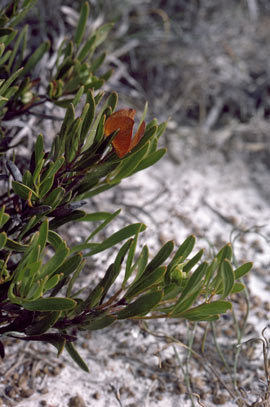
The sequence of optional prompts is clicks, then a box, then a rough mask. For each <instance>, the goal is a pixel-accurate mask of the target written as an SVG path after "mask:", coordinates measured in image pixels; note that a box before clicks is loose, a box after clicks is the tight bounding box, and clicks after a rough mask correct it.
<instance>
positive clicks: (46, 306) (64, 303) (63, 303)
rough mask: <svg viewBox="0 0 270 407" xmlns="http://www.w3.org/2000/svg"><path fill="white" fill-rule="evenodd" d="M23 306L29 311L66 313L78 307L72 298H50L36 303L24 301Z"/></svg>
mask: <svg viewBox="0 0 270 407" xmlns="http://www.w3.org/2000/svg"><path fill="white" fill-rule="evenodd" d="M22 306H23V307H24V308H25V309H27V310H29V311H66V310H70V309H72V308H74V307H75V306H76V301H75V300H73V299H72V298H60V297H49V298H40V299H38V300H36V301H22Z"/></svg>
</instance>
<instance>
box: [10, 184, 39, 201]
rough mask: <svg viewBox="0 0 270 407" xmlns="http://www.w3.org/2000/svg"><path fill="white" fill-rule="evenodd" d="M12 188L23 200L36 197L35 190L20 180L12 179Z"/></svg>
mask: <svg viewBox="0 0 270 407" xmlns="http://www.w3.org/2000/svg"><path fill="white" fill-rule="evenodd" d="M12 188H13V191H14V192H15V194H16V195H18V196H19V197H20V198H22V199H24V200H25V201H28V200H36V199H38V195H37V194H36V192H35V191H34V190H33V189H31V188H29V187H28V186H26V185H24V184H22V183H21V182H18V181H12Z"/></svg>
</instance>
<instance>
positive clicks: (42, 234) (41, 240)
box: [37, 219, 49, 253]
mask: <svg viewBox="0 0 270 407" xmlns="http://www.w3.org/2000/svg"><path fill="white" fill-rule="evenodd" d="M48 230H49V222H48V219H46V220H45V221H44V222H43V223H42V225H41V226H40V229H39V237H38V241H37V245H39V246H40V253H42V252H43V250H44V248H45V246H46V243H47V239H48Z"/></svg>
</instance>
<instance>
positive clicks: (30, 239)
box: [0, 0, 251, 370]
mask: <svg viewBox="0 0 270 407" xmlns="http://www.w3.org/2000/svg"><path fill="white" fill-rule="evenodd" d="M33 5H34V0H24V1H19V0H17V1H10V2H9V4H8V5H7V6H5V7H3V8H2V10H1V12H0V55H1V57H0V78H1V79H0V120H1V122H0V137H1V138H0V151H1V174H0V177H1V178H0V181H1V194H0V200H1V206H0V207H1V211H0V270H1V275H0V324H1V325H0V334H1V336H9V337H12V338H19V339H21V340H26V341H28V340H34V341H44V342H47V343H50V344H52V345H54V346H55V347H56V348H57V350H58V353H59V354H60V353H61V351H62V350H63V348H64V347H65V348H66V349H67V351H68V352H69V353H70V355H71V356H72V357H73V359H74V360H75V361H76V362H77V363H78V364H79V365H80V366H81V367H82V368H83V369H85V370H87V366H86V365H85V363H84V362H83V360H82V359H81V357H80V356H79V354H78V353H77V351H76V349H75V347H74V345H73V342H74V341H75V340H76V336H75V335H74V334H71V332H72V333H73V332H74V328H75V330H76V331H80V330H96V329H102V328H104V327H106V326H109V325H110V324H112V323H113V322H115V321H117V320H119V319H130V318H132V319H144V318H184V319H188V320H192V321H201V320H206V321H213V320H215V319H217V318H218V317H219V315H220V314H221V313H224V312H226V311H227V310H229V309H230V308H231V303H230V302H229V301H227V300H226V298H227V297H228V296H229V295H230V294H231V293H235V292H238V291H241V290H242V289H243V287H244V286H243V285H242V284H241V283H239V282H236V280H238V279H239V278H240V277H242V276H243V275H244V274H246V273H247V272H248V271H249V270H250V268H251V264H250V263H247V264H244V265H242V266H240V267H239V268H237V269H236V270H234V269H233V267H232V265H231V262H230V260H231V258H232V249H231V247H230V245H229V244H228V245H226V246H225V247H224V248H223V249H221V250H220V251H219V253H218V254H217V255H216V256H215V257H214V258H213V259H212V260H211V261H210V262H209V263H207V262H205V261H204V262H202V261H201V258H202V256H203V251H202V250H200V251H198V252H197V253H196V254H195V255H192V254H191V252H192V250H193V247H194V244H195V238H194V236H190V237H188V238H187V239H186V240H185V241H184V242H183V244H182V245H181V246H180V247H179V248H178V249H177V250H176V251H175V252H174V253H173V248H174V244H173V242H172V241H169V242H167V243H166V244H165V245H164V246H163V247H161V249H160V250H159V251H158V253H157V254H156V255H155V256H154V257H153V258H152V259H149V255H148V248H147V245H144V246H143V248H142V250H141V251H140V252H139V251H138V250H137V249H136V246H137V241H138V238H139V235H140V234H141V233H142V232H143V231H144V229H145V225H144V224H141V223H135V224H131V225H127V226H125V227H124V228H122V229H120V230H118V231H117V232H115V233H113V234H112V235H111V236H109V237H107V238H106V239H105V240H103V241H99V240H98V238H97V236H98V232H100V231H101V230H102V229H103V228H105V227H106V226H107V225H108V224H109V223H110V222H112V221H113V220H114V218H115V217H116V216H117V215H118V213H119V211H117V212H116V213H108V212H94V213H86V212H85V211H82V210H81V206H82V205H83V204H84V200H85V199H88V198H91V197H93V196H95V195H97V194H101V193H103V192H104V191H106V190H107V189H110V188H113V187H115V186H116V185H117V184H119V183H120V182H121V180H122V179H123V178H126V177H129V176H131V175H133V174H134V173H136V172H138V171H142V170H144V169H145V168H147V167H149V166H151V165H153V164H155V163H156V162H157V161H158V160H159V159H160V158H161V157H162V156H163V155H164V153H165V149H162V148H161V149H159V148H158V139H159V137H160V136H161V135H162V133H163V132H164V130H165V127H166V123H162V124H158V122H157V120H156V119H154V120H152V121H150V122H149V123H148V124H145V121H144V120H145V116H146V109H145V112H144V114H143V116H142V118H141V121H140V124H139V126H138V130H137V132H135V134H134V136H133V125H134V119H135V110H134V109H128V108H127V109H121V110H116V109H117V94H116V93H114V92H113V93H111V94H110V95H109V96H108V97H107V98H106V99H105V100H103V99H104V92H102V91H100V88H101V87H102V85H103V83H104V82H105V81H106V80H107V79H108V78H109V76H110V72H107V73H105V74H103V75H101V76H97V74H96V72H97V71H98V69H99V67H100V66H101V64H102V62H103V60H104V58H105V55H104V54H101V55H96V48H98V46H99V45H100V44H101V43H102V42H103V41H104V40H105V39H106V36H107V34H108V32H109V30H110V29H111V28H112V25H111V24H110V23H109V24H105V25H103V26H101V27H99V28H97V30H96V31H95V32H94V33H93V34H92V35H91V36H90V37H89V38H87V39H86V40H84V33H85V28H86V24H87V19H88V13H89V7H88V3H87V2H86V3H83V5H82V7H81V12H80V18H79V22H78V26H77V29H76V31H75V34H74V38H73V40H70V39H65V40H64V41H63V42H62V44H61V46H60V48H59V50H58V51H57V59H56V63H55V67H54V69H53V72H52V73H51V77H50V79H49V81H48V83H47V84H44V83H43V84H42V85H43V88H45V89H47V91H46V94H43V95H41V94H39V83H40V78H36V77H34V76H33V75H34V74H33V72H34V71H35V70H36V67H37V65H38V63H39V62H40V60H41V58H42V57H43V56H44V55H45V54H46V53H48V52H49V50H50V43H49V42H44V43H42V44H41V45H40V46H39V47H38V48H37V49H36V50H34V52H29V51H27V44H26V39H27V26H26V25H24V26H23V28H21V29H15V27H16V26H17V25H18V24H20V23H21V21H22V19H23V18H24V16H25V15H26V13H27V12H28V10H29V9H30V8H31V7H32V6H33ZM44 103H47V104H48V103H50V104H54V105H56V106H58V107H61V108H62V109H63V110H64V111H65V115H64V120H63V122H62V125H61V128H60V131H59V133H58V134H57V135H56V136H55V137H54V140H53V143H52V145H51V148H50V149H48V151H46V150H45V148H44V140H43V135H41V134H40V135H38V136H37V137H36V141H35V145H34V148H33V151H31V152H29V162H28V163H27V165H25V163H24V165H23V168H24V169H23V170H22V163H21V160H20V157H19V156H18V155H17V156H16V152H17V151H19V146H16V145H14V143H13V141H12V134H13V133H12V130H11V127H10V126H7V125H6V123H7V121H9V120H12V119H14V118H16V117H18V116H22V115H23V114H25V112H31V110H32V109H33V108H35V106H37V105H40V104H44ZM76 115H77V116H76ZM45 136H46V135H45ZM10 150H11V151H13V155H12V154H10ZM69 222H89V223H91V225H93V228H92V229H93V230H92V232H91V234H90V235H89V237H88V238H87V239H86V241H85V242H84V243H81V244H73V245H72V246H71V247H70V245H69V244H68V243H67V242H66V241H65V240H64V239H63V237H62V236H61V233H58V232H57V230H58V228H59V227H60V226H62V225H64V224H67V223H69ZM97 222H98V226H96V224H97ZM119 244H120V246H119ZM116 245H117V247H120V249H118V250H117V248H115V253H116V255H115V258H114V259H112V260H111V264H110V266H109V267H108V269H107V270H105V271H104V276H103V278H102V279H101V280H100V281H99V283H98V284H97V285H96V286H95V287H92V288H89V287H84V289H81V290H79V291H78V290H77V288H76V280H77V279H78V277H79V275H80V272H81V271H82V269H83V267H84V265H85V262H86V260H87V258H88V257H90V256H93V255H96V254H98V253H102V252H103V251H105V250H108V249H109V248H112V247H114V246H116ZM121 271H122V273H121ZM120 273H121V275H120ZM121 276H123V277H121ZM120 278H122V280H121V284H119V279H120ZM116 279H118V280H117V281H118V285H117V286H116V287H117V289H116V288H115V289H113V290H112V286H114V285H115V280H116ZM71 330H72V331H71ZM0 343H1V342H0ZM0 350H1V356H2V357H4V346H3V344H2V345H1V348H0Z"/></svg>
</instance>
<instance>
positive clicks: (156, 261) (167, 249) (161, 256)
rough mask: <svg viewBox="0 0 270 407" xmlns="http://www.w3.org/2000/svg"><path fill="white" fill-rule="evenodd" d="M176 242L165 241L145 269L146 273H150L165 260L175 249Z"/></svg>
mask: <svg viewBox="0 0 270 407" xmlns="http://www.w3.org/2000/svg"><path fill="white" fill-rule="evenodd" d="M173 247H174V242H173V240H170V241H169V242H167V243H165V245H164V246H163V247H162V248H161V249H160V250H159V252H158V253H157V254H156V255H155V257H154V258H153V259H152V260H151V261H150V263H149V264H148V266H147V267H146V269H145V272H144V275H145V276H146V275H147V274H150V273H151V272H152V271H153V270H155V269H156V268H157V267H159V266H160V265H161V264H162V263H164V261H165V260H167V258H168V257H169V256H170V254H171V252H172V251H173Z"/></svg>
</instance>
